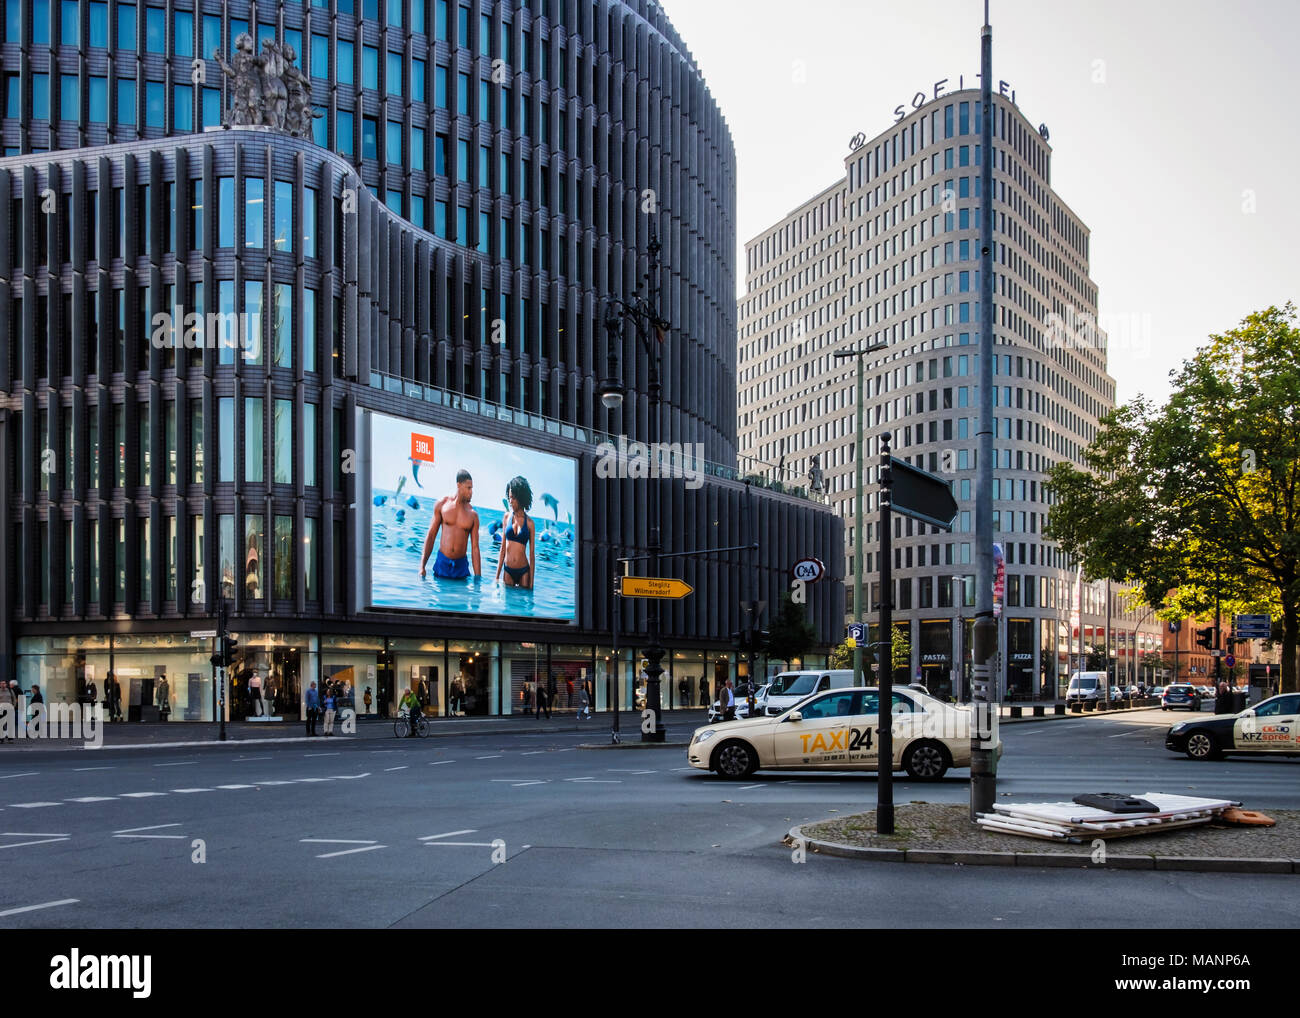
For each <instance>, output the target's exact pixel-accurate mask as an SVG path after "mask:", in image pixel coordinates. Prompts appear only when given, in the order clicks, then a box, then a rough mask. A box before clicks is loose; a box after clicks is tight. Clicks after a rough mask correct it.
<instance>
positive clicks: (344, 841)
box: [298, 838, 379, 845]
mask: <svg viewBox="0 0 1300 1018" xmlns="http://www.w3.org/2000/svg"><path fill="white" fill-rule="evenodd" d="M298 841H299V842H301V843H302V844H304V845H377V844H379V842H377V841H375V839H374V838H369V839H367V838H299V839H298Z"/></svg>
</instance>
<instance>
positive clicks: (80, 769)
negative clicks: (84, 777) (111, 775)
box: [72, 766, 113, 771]
mask: <svg viewBox="0 0 1300 1018" xmlns="http://www.w3.org/2000/svg"><path fill="white" fill-rule="evenodd" d="M72 769H73V770H74V771H111V770H112V769H113V768H112V767H111V766H109V767H74V768H72Z"/></svg>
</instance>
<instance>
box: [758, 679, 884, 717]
mask: <svg viewBox="0 0 1300 1018" xmlns="http://www.w3.org/2000/svg"><path fill="white" fill-rule="evenodd" d="M862 681H863V682H864V683H867V682H870V681H871V673H870V672H868V671H866V670H865V669H864V670H863V673H862ZM852 688H853V669H852V668H823V669H820V670H818V671H812V672H781V673H780V674H778V675H774V676H773V677H772V681H771V684H770V685H769V686H768V687H767V704H766V706H767V715H768V716H769V717H775V716H776V715H778V714H784V713H785V712H786V711H788V710H789V709H790V708H791V707H793V706H794V705H795V704H797V703H798V702H799V701H800V700H804V699H806V698H807V697H810V696H812V695H813V693H822V692H825V691H826V690H828V689H852Z"/></svg>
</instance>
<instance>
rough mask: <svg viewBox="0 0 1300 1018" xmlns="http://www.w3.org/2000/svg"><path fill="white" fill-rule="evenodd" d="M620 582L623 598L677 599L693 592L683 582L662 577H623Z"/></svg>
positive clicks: (691, 588) (692, 589) (689, 586)
mask: <svg viewBox="0 0 1300 1018" xmlns="http://www.w3.org/2000/svg"><path fill="white" fill-rule="evenodd" d="M621 580H622V583H623V587H622V590H621V593H622V595H623V596H624V597H667V598H679V597H685V596H686V595H687V594H691V593H694V591H695V588H694V587H692V586H691V585H690V584H689V583H687V582H686V581H685V580H671V579H668V578H666V577H662V576H624V577H621Z"/></svg>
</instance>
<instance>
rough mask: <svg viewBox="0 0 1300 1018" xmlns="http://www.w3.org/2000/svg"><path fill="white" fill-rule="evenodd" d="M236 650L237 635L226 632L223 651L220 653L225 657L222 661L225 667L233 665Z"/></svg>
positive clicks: (237, 645)
mask: <svg viewBox="0 0 1300 1018" xmlns="http://www.w3.org/2000/svg"><path fill="white" fill-rule="evenodd" d="M238 650H239V637H237V636H236V635H235V634H234V633H227V634H226V642H225V650H224V653H223V654H222V657H223V658H225V661H224V662H223V663H224V664H225V665H226V667H230V665H233V664H234V663H235V653H236V652H237V651H238Z"/></svg>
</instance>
